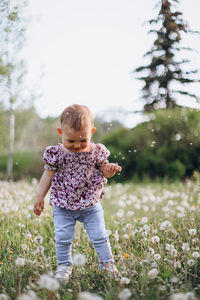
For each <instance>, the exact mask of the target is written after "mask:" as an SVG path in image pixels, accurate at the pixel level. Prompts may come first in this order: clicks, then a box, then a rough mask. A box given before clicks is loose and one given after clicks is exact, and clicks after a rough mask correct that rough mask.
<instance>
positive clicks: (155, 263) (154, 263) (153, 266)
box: [151, 261, 158, 269]
mask: <svg viewBox="0 0 200 300" xmlns="http://www.w3.org/2000/svg"><path fill="white" fill-rule="evenodd" d="M157 267H158V264H157V262H156V261H153V262H152V264H151V268H152V269H153V268H157Z"/></svg>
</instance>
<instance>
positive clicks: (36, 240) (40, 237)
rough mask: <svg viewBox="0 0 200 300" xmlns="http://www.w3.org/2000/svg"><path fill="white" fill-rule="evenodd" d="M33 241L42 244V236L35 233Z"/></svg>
mask: <svg viewBox="0 0 200 300" xmlns="http://www.w3.org/2000/svg"><path fill="white" fill-rule="evenodd" d="M34 242H35V243H38V244H42V243H43V237H42V236H41V235H37V236H36V237H35V238H34Z"/></svg>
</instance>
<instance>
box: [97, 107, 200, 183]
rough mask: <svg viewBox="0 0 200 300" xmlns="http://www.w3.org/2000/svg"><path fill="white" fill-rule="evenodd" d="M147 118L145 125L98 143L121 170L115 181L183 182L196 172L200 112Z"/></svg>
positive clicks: (157, 113) (178, 111) (175, 111)
mask: <svg viewBox="0 0 200 300" xmlns="http://www.w3.org/2000/svg"><path fill="white" fill-rule="evenodd" d="M147 115H148V117H149V121H148V122H144V123H141V124H139V125H137V126H136V127H135V128H132V129H125V128H121V129H118V130H117V131H116V132H114V133H113V134H110V135H107V136H105V137H104V139H103V141H102V142H103V143H104V144H105V145H106V146H107V147H108V149H109V150H110V151H111V156H110V160H111V161H113V162H116V161H117V162H118V163H119V165H121V166H122V167H123V172H122V174H121V175H120V176H115V180H116V181H124V180H129V179H130V178H138V177H139V178H143V177H146V176H148V177H149V178H156V177H160V178H169V179H173V180H174V179H183V178H184V177H189V176H191V175H192V173H193V172H194V170H199V169H200V156H199V151H200V123H199V120H200V112H199V111H198V110H196V109H189V108H176V109H173V110H172V109H171V110H170V109H161V110H157V111H155V112H153V113H148V114H147ZM113 179H114V178H113Z"/></svg>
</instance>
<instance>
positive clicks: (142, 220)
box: [140, 217, 148, 224]
mask: <svg viewBox="0 0 200 300" xmlns="http://www.w3.org/2000/svg"><path fill="white" fill-rule="evenodd" d="M147 222H148V218H147V217H143V218H142V219H141V221H140V223H141V224H146V223H147Z"/></svg>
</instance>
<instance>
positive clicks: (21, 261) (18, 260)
mask: <svg viewBox="0 0 200 300" xmlns="http://www.w3.org/2000/svg"><path fill="white" fill-rule="evenodd" d="M15 264H16V266H18V267H23V266H24V265H25V259H24V258H23V257H17V258H16V260H15Z"/></svg>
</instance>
